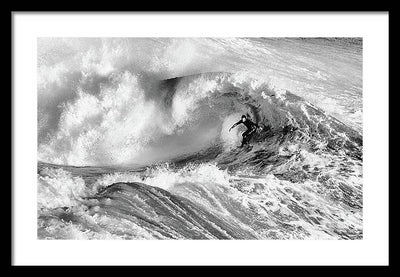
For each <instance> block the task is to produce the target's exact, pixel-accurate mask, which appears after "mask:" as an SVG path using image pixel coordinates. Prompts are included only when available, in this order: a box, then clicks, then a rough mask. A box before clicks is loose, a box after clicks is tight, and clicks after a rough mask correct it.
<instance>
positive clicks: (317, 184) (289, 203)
mask: <svg viewBox="0 0 400 277" xmlns="http://www.w3.org/2000/svg"><path fill="white" fill-rule="evenodd" d="M242 114H247V115H248V116H249V117H251V119H252V120H253V121H255V122H257V123H258V124H259V125H260V126H262V127H263V129H262V130H259V131H258V132H257V133H256V135H255V136H254V137H253V138H252V140H251V142H250V144H251V146H252V147H249V148H238V145H240V142H241V133H242V132H243V131H244V130H243V129H242V127H237V128H235V129H232V130H231V131H229V128H230V127H231V126H232V124H233V123H235V122H236V121H238V120H239V118H240V116H241V115H242ZM362 147H363V139H362V39H360V38H99V39H97V38H40V39H38V174H37V186H38V206H37V210H38V212H37V213H38V226H37V227H38V230H37V231H38V238H39V239H362V237H363V227H362V225H363V217H362V208H363V197H362V196H363V194H362V176H363V173H362V168H363V166H362V162H363V151H362Z"/></svg>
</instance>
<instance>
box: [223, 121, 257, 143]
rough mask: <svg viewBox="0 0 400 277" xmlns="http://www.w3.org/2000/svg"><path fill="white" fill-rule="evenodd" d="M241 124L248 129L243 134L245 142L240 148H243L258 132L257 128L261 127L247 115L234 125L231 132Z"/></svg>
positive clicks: (243, 141)
mask: <svg viewBox="0 0 400 277" xmlns="http://www.w3.org/2000/svg"><path fill="white" fill-rule="evenodd" d="M239 124H243V125H244V126H246V128H247V130H246V131H245V132H244V133H243V134H242V137H243V140H242V144H241V145H240V147H243V145H245V144H246V143H248V142H249V141H250V138H251V137H252V136H253V134H254V133H255V132H256V130H257V128H260V129H261V126H258V124H257V123H254V122H253V121H251V120H250V119H248V118H247V116H246V115H242V117H241V119H240V120H239V121H238V122H236V123H235V124H233V125H232V127H231V128H229V132H230V131H231V130H232V128H235V127H236V126H237V125H239Z"/></svg>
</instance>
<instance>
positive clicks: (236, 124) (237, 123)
mask: <svg viewBox="0 0 400 277" xmlns="http://www.w3.org/2000/svg"><path fill="white" fill-rule="evenodd" d="M240 123H242V121H238V122H236V123H235V124H233V125H232V127H231V128H229V131H231V130H232V129H233V128H235V127H236V126H238V125H239V124H240Z"/></svg>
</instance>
